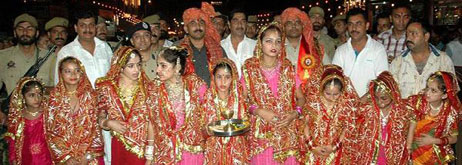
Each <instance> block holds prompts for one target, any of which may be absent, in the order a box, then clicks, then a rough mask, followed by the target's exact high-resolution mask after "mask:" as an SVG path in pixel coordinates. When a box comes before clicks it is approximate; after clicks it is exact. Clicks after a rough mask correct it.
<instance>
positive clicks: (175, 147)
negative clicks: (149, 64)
mask: <svg viewBox="0 0 462 165" xmlns="http://www.w3.org/2000/svg"><path fill="white" fill-rule="evenodd" d="M187 58H188V52H187V50H186V49H185V48H183V47H176V46H175V47H170V48H168V49H166V50H164V52H162V53H161V54H160V56H159V58H157V75H158V79H155V80H154V83H155V88H156V89H154V88H152V89H153V90H150V91H152V92H150V93H149V95H150V96H151V97H152V100H153V101H154V102H153V104H152V105H154V107H155V108H154V109H153V113H152V118H151V121H152V122H153V127H154V132H155V136H154V140H155V142H154V149H155V151H154V157H155V160H154V163H155V164H190V165H191V164H192V165H194V164H201V165H202V164H204V154H203V152H204V136H203V133H202V131H201V129H202V123H203V121H202V119H201V117H202V116H203V115H202V113H203V112H202V107H201V106H200V105H201V102H202V98H203V96H204V93H205V90H206V89H207V85H206V84H205V83H204V81H203V80H202V79H200V78H199V77H198V76H197V75H196V74H194V73H193V72H190V70H188V68H187V67H186V59H187ZM150 100H151V99H150Z"/></svg>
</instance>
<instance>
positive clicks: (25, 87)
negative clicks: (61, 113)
mask: <svg viewBox="0 0 462 165" xmlns="http://www.w3.org/2000/svg"><path fill="white" fill-rule="evenodd" d="M43 90H44V88H43V85H42V84H41V83H40V81H39V80H38V79H36V78H32V77H24V78H22V79H21V80H19V82H18V84H17V86H16V88H15V90H14V91H13V93H12V94H11V101H10V110H9V112H10V113H9V114H8V132H7V133H6V134H5V138H6V140H7V141H8V145H9V148H8V150H9V159H10V164H13V165H20V164H25V165H29V164H30V165H33V164H37V165H39V164H40V165H46V164H52V161H51V155H50V150H49V149H48V144H47V142H46V139H45V124H44V121H43V120H44V119H43V115H42V112H43V111H44V110H45V109H46V107H47V103H46V101H45V98H44V97H43Z"/></svg>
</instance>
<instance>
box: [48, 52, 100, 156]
mask: <svg viewBox="0 0 462 165" xmlns="http://www.w3.org/2000/svg"><path fill="white" fill-rule="evenodd" d="M72 61H73V62H74V63H76V64H77V65H78V66H80V70H81V71H82V73H81V77H80V81H79V82H78V87H77V91H76V96H77V98H78V103H77V104H78V105H74V106H72V105H71V103H70V96H69V95H68V93H69V91H68V90H67V89H66V87H65V84H64V81H63V79H62V75H61V72H60V73H59V77H60V79H59V82H58V84H57V85H56V87H55V88H54V89H53V90H52V91H51V92H50V99H49V103H48V106H49V108H48V110H47V112H46V113H45V115H46V117H45V119H46V120H45V121H46V126H47V139H48V142H49V146H50V150H51V153H52V158H53V162H54V163H56V164H59V163H66V161H68V160H69V159H75V160H77V161H79V162H80V161H83V160H81V159H82V158H87V156H90V158H91V160H90V162H89V163H90V164H103V155H104V152H103V141H102V137H101V128H100V127H99V126H98V110H97V102H96V100H97V94H96V92H95V90H94V89H93V88H92V86H91V83H90V81H89V80H88V78H87V76H86V74H85V68H84V67H83V65H82V63H81V62H80V61H78V60H77V59H73V60H72ZM61 65H63V63H62V62H60V67H59V68H61Z"/></svg>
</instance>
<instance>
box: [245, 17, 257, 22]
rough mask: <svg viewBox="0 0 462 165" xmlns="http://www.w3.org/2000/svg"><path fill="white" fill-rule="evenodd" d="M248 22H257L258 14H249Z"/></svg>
mask: <svg viewBox="0 0 462 165" xmlns="http://www.w3.org/2000/svg"><path fill="white" fill-rule="evenodd" d="M247 22H249V23H256V22H257V16H256V15H249V16H248V17H247Z"/></svg>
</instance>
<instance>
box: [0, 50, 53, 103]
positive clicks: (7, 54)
mask: <svg viewBox="0 0 462 165" xmlns="http://www.w3.org/2000/svg"><path fill="white" fill-rule="evenodd" d="M37 50H38V52H37ZM47 52H48V51H47V50H43V49H36V51H35V52H34V56H33V57H26V56H25V55H24V53H23V52H22V51H21V50H20V48H19V46H18V45H16V46H14V47H10V48H8V49H4V50H0V59H1V60H0V80H2V81H3V82H4V83H5V85H6V90H7V92H8V94H10V93H11V92H12V91H13V90H14V88H15V87H16V83H17V82H18V81H19V79H20V78H22V76H24V74H25V73H26V72H27V70H29V68H30V67H31V66H32V65H34V64H35V63H36V61H37V60H38V57H45V55H46V53H47ZM37 55H38V57H37ZM53 59H55V60H54V61H56V56H55V55H50V57H49V58H48V59H47V61H46V62H45V63H44V64H43V65H42V67H40V71H39V72H38V74H37V78H38V79H40V81H42V83H44V84H45V86H53V80H54V68H55V64H56V62H54V63H53V62H52V61H53Z"/></svg>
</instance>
